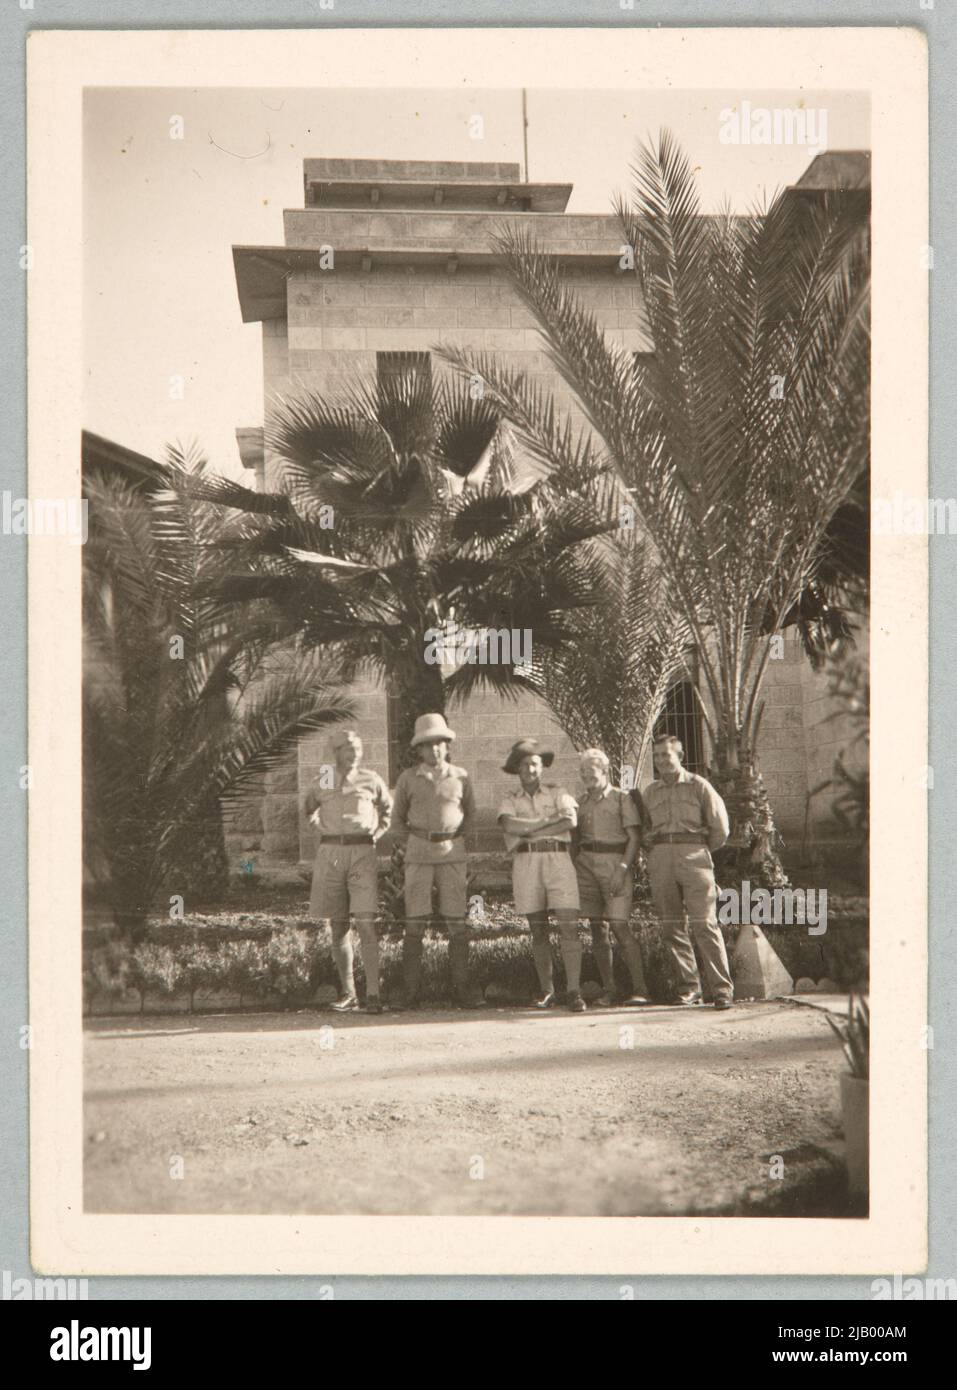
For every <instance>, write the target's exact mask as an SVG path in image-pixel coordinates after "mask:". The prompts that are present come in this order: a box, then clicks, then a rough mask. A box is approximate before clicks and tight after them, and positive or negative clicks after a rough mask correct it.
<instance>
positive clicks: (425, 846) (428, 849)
mask: <svg viewBox="0 0 957 1390" xmlns="http://www.w3.org/2000/svg"><path fill="white" fill-rule="evenodd" d="M474 816H475V793H474V791H473V789H472V781H471V778H470V777H469V775H468V772H467V771H466V770H465V768H464V767H457V766H456V764H455V763H445V764H444V765H443V766H442V767H440V768H427V767H425V766H424V765H420V766H419V767H410V768H407V769H406V771H405V772H403V773H402V774H401V775H400V777H399V780H398V782H397V783H396V788H395V825H396V828H397V829H398V830H401V831H408V832H410V833H409V838H408V841H407V842H406V847H405V857H406V860H407V862H408V863H410V864H438V863H442V864H453V863H457V862H458V861H459V860H464V859H466V858H467V857H468V855H467V852H466V848H465V837H464V834H461V835H458V836H457V837H456V838H455V839H450V840H427V839H423V838H422V837H421V836H419V835H416V833H415V831H416V830H417V829H418V830H427V831H430V832H432V833H437V832H441V831H443V830H444V831H448V833H449V835H450V836H452V835H454V834H455V832H457V831H463V832H467V831H468V830H469V829H470V828H471V824H472V821H473V819H474Z"/></svg>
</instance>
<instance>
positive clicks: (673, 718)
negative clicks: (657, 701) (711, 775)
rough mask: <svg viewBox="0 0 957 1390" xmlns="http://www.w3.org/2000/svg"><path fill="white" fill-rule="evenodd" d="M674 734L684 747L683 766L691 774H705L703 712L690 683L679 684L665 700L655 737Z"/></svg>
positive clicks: (684, 681) (675, 685) (687, 681)
mask: <svg viewBox="0 0 957 1390" xmlns="http://www.w3.org/2000/svg"><path fill="white" fill-rule="evenodd" d="M660 733H669V734H675V735H677V737H678V738H680V739H681V742H682V743H683V745H684V750H685V753H684V765H685V767H686V768H687V769H688V771H689V772H697V773H700V774H702V775H703V774H704V770H705V768H704V740H703V739H702V736H701V712H700V710H699V708H698V697H697V696H696V695H695V692H694V686H693V685H692V683H691V681H690V680H681V681H677V682H676V683H675V684H674V685H673V686H672V687H671V689H670V690H669V691H668V694H667V696H666V697H665V707H664V709H663V711H662V713H661V715H660V716H659V718H658V719H657V720H656V722H655V735H656V736H657V735H658V734H660Z"/></svg>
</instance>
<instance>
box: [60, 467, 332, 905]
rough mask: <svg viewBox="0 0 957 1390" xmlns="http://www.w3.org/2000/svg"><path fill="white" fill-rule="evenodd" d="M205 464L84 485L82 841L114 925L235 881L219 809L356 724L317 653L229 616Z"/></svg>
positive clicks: (245, 616) (276, 629)
mask: <svg viewBox="0 0 957 1390" xmlns="http://www.w3.org/2000/svg"><path fill="white" fill-rule="evenodd" d="M203 472H204V463H203V461H202V460H201V459H198V458H196V457H188V456H185V455H182V454H180V453H178V452H177V451H171V459H170V463H169V465H168V467H167V469H166V478H167V481H168V483H169V487H168V488H166V489H162V488H160V489H158V490H154V491H152V492H151V493H150V494H149V495H145V494H144V493H143V492H142V491H141V490H139V489H138V488H137V486H136V484H135V481H133V480H131V479H129V478H124V477H123V476H122V475H121V474H120V473H117V474H116V475H115V476H112V477H104V476H102V475H100V476H91V477H89V478H87V479H86V481H85V491H86V495H87V497H88V499H89V511H90V518H91V525H90V535H89V541H88V544H87V547H86V550H85V555H84V620H85V645H84V662H85V670H84V690H83V739H84V761H85V771H86V776H85V817H84V839H85V845H86V850H87V862H88V866H89V868H90V871H91V873H92V875H93V876H94V878H104V879H106V880H107V882H108V892H109V898H110V902H111V905H112V908H113V912H114V917H115V919H116V921H117V922H118V923H119V924H120V925H122V926H124V927H127V928H131V929H135V928H136V927H138V926H139V925H141V924H142V923H143V921H144V920H145V917H146V915H147V913H148V911H149V909H150V906H151V904H153V903H154V901H155V900H156V899H157V897H158V896H159V895H160V894H163V895H167V894H168V895H173V894H175V895H178V896H180V897H183V898H186V897H187V896H188V895H189V894H190V892H191V891H195V892H196V893H205V892H208V891H209V890H210V888H211V887H219V886H221V883H222V877H223V875H224V873H225V859H224V852H223V836H222V820H221V802H225V803H227V804H228V803H229V802H230V801H231V800H232V799H234V798H236V797H238V796H240V795H242V793H243V792H244V791H246V790H248V789H249V788H250V786H251V785H253V784H254V783H255V782H256V780H257V779H258V778H260V777H261V775H262V774H263V773H264V772H265V771H266V770H267V769H268V768H269V767H271V766H272V765H273V764H274V763H275V762H277V761H278V760H281V759H282V758H283V757H285V756H287V755H288V753H289V752H290V751H291V749H292V748H293V747H294V746H295V741H296V739H297V738H298V737H299V736H300V735H301V734H302V733H303V732H305V731H306V730H309V729H316V728H323V727H325V726H326V725H328V724H330V723H332V722H334V721H337V720H340V719H343V718H345V717H348V715H349V714H350V713H351V706H350V704H349V702H347V701H345V700H343V699H342V698H341V697H340V696H338V695H336V694H334V693H330V690H329V686H328V681H327V679H326V678H324V676H323V673H322V672H321V671H320V669H319V667H318V663H317V662H316V660H315V658H314V657H313V656H311V655H310V654H305V655H303V654H302V653H299V652H297V651H296V648H295V643H294V640H293V639H292V637H291V635H290V633H289V630H288V628H287V627H285V626H284V625H283V624H281V623H278V622H277V620H276V617H275V615H274V614H272V613H270V612H267V611H266V607H265V605H252V606H250V607H249V608H248V609H247V610H246V611H245V612H244V613H241V614H238V615H237V614H236V613H234V612H231V613H229V614H228V615H227V613H226V612H225V610H224V608H223V605H222V603H221V601H220V600H218V599H217V598H215V597H214V596H213V595H212V587H213V584H214V581H215V578H216V576H217V575H218V574H220V573H221V568H222V563H223V558H222V551H221V544H222V541H223V539H224V523H223V519H222V513H221V512H220V510H219V509H218V508H217V507H214V506H211V505H210V504H209V503H207V502H205V501H203V500H202V499H200V498H198V497H197V496H196V495H195V492H196V484H197V482H198V481H200V480H201V479H202V476H203Z"/></svg>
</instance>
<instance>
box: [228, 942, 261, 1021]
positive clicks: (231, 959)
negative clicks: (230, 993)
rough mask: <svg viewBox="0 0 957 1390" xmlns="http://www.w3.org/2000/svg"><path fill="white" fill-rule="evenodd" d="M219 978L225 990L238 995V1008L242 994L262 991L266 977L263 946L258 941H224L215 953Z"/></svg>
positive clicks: (241, 1003)
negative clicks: (232, 991)
mask: <svg viewBox="0 0 957 1390" xmlns="http://www.w3.org/2000/svg"><path fill="white" fill-rule="evenodd" d="M217 955H218V960H219V969H220V978H221V980H222V984H223V986H224V987H225V988H226V989H231V990H234V991H235V992H236V993H237V994H238V995H239V1007H240V1008H242V1006H243V995H244V994H256V993H258V992H260V991H261V990H262V987H263V981H264V979H265V976H266V960H265V946H264V943H262V942H260V941H225V942H223V943H222V944H221V945H220V946H219V947H218V951H217Z"/></svg>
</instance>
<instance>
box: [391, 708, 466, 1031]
mask: <svg viewBox="0 0 957 1390" xmlns="http://www.w3.org/2000/svg"><path fill="white" fill-rule="evenodd" d="M454 741H455V732H454V730H452V729H450V728H449V726H448V724H447V723H446V722H445V716H444V715H443V714H423V715H420V717H419V718H418V719H417V720H416V721H415V731H414V733H413V735H412V744H411V746H412V748H413V750H414V751H415V754H416V757H417V759H418V763H417V766H416V767H410V768H407V769H406V770H405V772H403V773H402V774H401V775H400V777H399V780H398V782H397V783H396V788H395V809H394V817H393V826H392V828H393V833H394V835H395V837H396V839H398V840H401V841H403V842H404V844H405V930H404V934H403V940H402V976H403V986H404V997H403V1003H404V1005H405V1007H406V1008H414V1007H415V1005H416V1004H417V1002H418V998H419V992H420V989H421V983H422V951H423V938H424V936H425V929H426V927H427V926H428V923H429V920H430V918H431V917H432V893H433V889H434V890H435V891H436V893H437V896H438V907H439V915H440V916H441V917H442V918H443V920H444V922H445V925H446V926H447V928H448V932H449V968H450V970H451V974H452V987H453V989H454V991H455V1000H456V1003H458V1004H459V1005H461V1006H462V1007H463V1008H475V1007H477V1006H478V1005H479V1004H480V1003H481V1002H482V1000H481V996H480V995H479V994H478V992H477V991H476V990H474V989H473V988H472V986H471V984H470V981H469V938H468V924H467V922H466V910H467V903H466V891H467V890H466V877H467V872H468V855H467V853H466V849H465V837H466V835H467V834H468V833H469V831H470V830H471V829H472V826H473V824H474V821H475V793H474V792H473V790H472V781H471V778H470V777H469V775H468V773H467V772H466V770H465V768H464V767H458V766H457V765H456V764H455V763H452V762H450V761H449V750H450V747H451V745H452V743H453V742H454Z"/></svg>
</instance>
